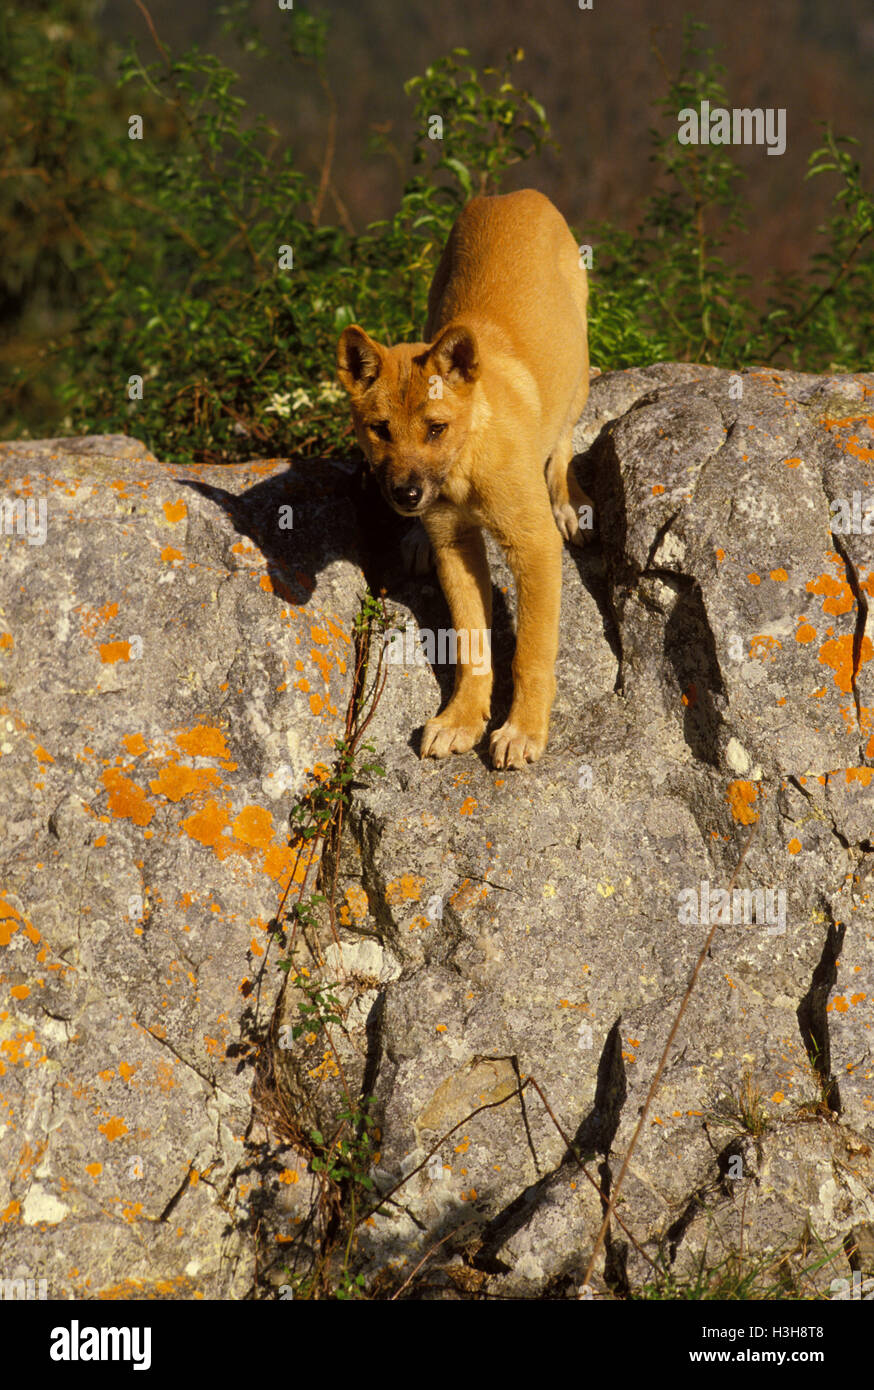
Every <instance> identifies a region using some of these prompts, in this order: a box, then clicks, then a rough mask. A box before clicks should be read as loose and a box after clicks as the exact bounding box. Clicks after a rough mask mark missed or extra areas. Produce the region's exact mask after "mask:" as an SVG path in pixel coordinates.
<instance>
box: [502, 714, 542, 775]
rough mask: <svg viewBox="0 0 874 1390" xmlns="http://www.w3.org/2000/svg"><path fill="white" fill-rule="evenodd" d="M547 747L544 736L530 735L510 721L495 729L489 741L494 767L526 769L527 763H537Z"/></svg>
mask: <svg viewBox="0 0 874 1390" xmlns="http://www.w3.org/2000/svg"><path fill="white" fill-rule="evenodd" d="M545 747H546V738H545V737H544V736H543V735H541V734H535V733H528V732H527V731H526V730H525V729H522V728H520V727H519V725H518V724H511V723H510V722H509V720H508V721H507V723H506V724H502V725H501V727H500V729H495V732H494V733H493V734H492V737H491V739H490V741H489V751H490V753H491V755H492V766H493V767H525V765H526V763H536V762H537V759H538V758H539V757H540V755H541V753H542V752H543V750H544V748H545Z"/></svg>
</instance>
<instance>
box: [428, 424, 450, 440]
mask: <svg viewBox="0 0 874 1390" xmlns="http://www.w3.org/2000/svg"><path fill="white" fill-rule="evenodd" d="M446 427H447V425H446V421H445V420H432V421H431V423H430V425H429V426H428V434H427V438H428V439H439V438H440V436H441V434H442V433H443V431H444V430H445V429H446Z"/></svg>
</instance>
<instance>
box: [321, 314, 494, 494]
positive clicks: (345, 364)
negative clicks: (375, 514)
mask: <svg viewBox="0 0 874 1390" xmlns="http://www.w3.org/2000/svg"><path fill="white" fill-rule="evenodd" d="M479 371H480V364H479V353H478V349H477V343H476V338H475V337H474V335H473V333H472V332H471V330H470V329H469V328H466V327H465V326H464V325H463V324H449V325H448V327H446V328H444V329H443V332H442V333H441V334H440V336H439V337H438V338H437V339H436V340H435V341H434V342H433V343H431V344H430V345H429V344H427V343H400V344H398V346H397V347H390V348H388V347H383V346H382V344H381V343H377V342H374V340H373V339H372V338H370V337H368V335H367V334H366V333H365V332H364V329H363V328H359V327H358V325H357V324H352V325H351V327H349V328H347V329H345V330H344V332H343V333H342V335H341V337H340V341H339V343H338V345H337V374H338V376H339V378H340V381H341V383H342V385H343V386H344V387H345V388H346V390H347V391H348V392H349V397H350V402H351V406H352V423H353V424H354V426H355V433H356V435H357V436H358V442H359V444H360V445H361V447H362V449H363V450H364V453H365V455H366V457H367V461H368V463H369V464H370V467H371V469H372V470H373V472H374V474H375V476H376V479H377V482H378V483H379V486H380V488H381V489H382V492H383V495H384V496H385V499H386V501H387V502H388V503H389V504H390V505H391V506H392V507H394V509H395V511H396V512H400V513H401V515H402V516H418V515H419V514H420V513H422V512H424V511H426V510H427V508H428V507H430V506H431V504H432V503H433V502H434V501H435V500H436V498H437V497H438V496H439V495H440V490H441V488H442V487H443V486H444V484H445V483H446V480H447V478H448V477H449V474H450V473H451V471H452V467H453V465H454V463H455V461H456V459H457V458H458V456H459V454H460V453H461V450H462V447H463V445H464V442H465V440H466V439H467V436H468V433H469V430H470V422H471V412H472V410H473V396H474V391H473V387H474V384H475V382H476V380H477V378H478V376H479Z"/></svg>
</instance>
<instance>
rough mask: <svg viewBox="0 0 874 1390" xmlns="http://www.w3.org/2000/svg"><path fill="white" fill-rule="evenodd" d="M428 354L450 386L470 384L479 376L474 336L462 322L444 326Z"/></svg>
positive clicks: (477, 351)
mask: <svg viewBox="0 0 874 1390" xmlns="http://www.w3.org/2000/svg"><path fill="white" fill-rule="evenodd" d="M428 356H429V357H430V358H431V360H432V361H433V363H434V365H435V367H436V368H437V370H438V372H439V373H440V375H441V376H442V377H443V378H444V379H445V380H446V381H447V382H448V383H449V385H450V386H460V385H461V384H462V382H463V383H464V384H465V385H467V386H472V385H473V383H474V382H475V381H476V379H477V377H478V376H479V348H478V347H477V343H476V338H475V336H474V334H473V333H472V332H471V330H470V329H469V328H465V326H464V325H463V324H451V323H450V324H449V326H448V327H447V328H444V330H443V332H442V333H441V334H440V337H439V338H438V339H437V341H436V343H435V344H434V346H433V347H432V348H431V350H430V352H429V354H428Z"/></svg>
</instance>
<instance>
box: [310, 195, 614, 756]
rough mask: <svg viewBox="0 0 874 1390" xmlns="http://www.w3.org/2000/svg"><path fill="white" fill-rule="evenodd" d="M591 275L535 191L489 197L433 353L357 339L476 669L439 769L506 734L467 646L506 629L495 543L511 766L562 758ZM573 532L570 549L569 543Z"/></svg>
mask: <svg viewBox="0 0 874 1390" xmlns="http://www.w3.org/2000/svg"><path fill="white" fill-rule="evenodd" d="M587 297H588V288H587V283H586V272H585V269H584V268H583V267H582V265H581V264H580V258H579V252H578V249H577V246H576V243H575V242H574V239H573V237H572V236H571V233H570V230H569V228H568V226H567V223H566V222H565V220H564V218H563V217H562V216H561V214H560V213H559V212H558V210H557V209H556V208H555V207H553V205H552V203H551V202H550V201H549V199H548V198H545V197H544V196H543V194H542V193H537V192H535V191H534V190H533V189H530V188H529V189H524V190H523V191H521V192H519V193H508V194H505V195H503V196H501V197H495V198H474V199H473V201H472V202H470V203H469V204H468V205H467V207H466V208H465V209H464V211H463V212H462V213H461V214H460V215H459V217H458V218H457V220H456V222H455V225H454V226H453V228H452V231H451V232H450V234H449V239H448V241H447V243H446V246H445V248H444V251H443V255H442V257H441V260H440V264H439V265H438V267H437V271H436V274H435V276H434V281H433V284H432V285H431V291H430V294H429V297H428V322H427V324H426V326H425V336H426V338H427V339H428V341H427V342H426V343H401V344H398V345H397V346H395V347H383V346H382V345H381V344H380V343H377V342H374V340H373V339H372V338H370V337H368V335H367V334H366V333H365V332H364V330H363V328H359V327H358V325H357V324H353V325H352V326H351V327H349V328H347V329H345V331H344V332H343V334H342V335H341V337H340V341H339V344H338V348H337V367H338V375H339V378H340V381H341V382H342V384H343V386H344V387H345V388H346V390H347V392H348V393H349V396H350V401H351V409H352V421H353V424H354V427H355V433H356V435H357V437H358V442H359V443H360V445H361V447H362V449H363V450H364V453H365V455H366V457H367V459H368V462H369V464H370V467H371V469H372V470H373V472H374V474H375V475H376V478H377V481H378V482H379V485H380V487H381V489H382V492H383V493H384V495H385V498H386V500H387V501H388V502H389V503H390V505H391V506H392V507H393V508H394V509H395V511H397V512H400V513H401V515H402V516H417V517H421V519H422V521H423V523H424V526H425V530H426V531H427V533H428V538H429V540H430V542H431V545H432V547H433V550H434V557H435V562H436V566H437V572H438V574H439V576H440V582H441V584H442V586H443V592H444V594H445V595H446V599H447V601H448V603H449V608H450V611H451V614H452V623H453V626H454V628H455V630H456V632H457V634H458V636H459V642H458V646H459V651H460V652H461V659H460V660H459V663H458V665H457V667H456V673H455V689H454V692H453V695H452V698H451V699H450V701H449V703H448V704H447V706H446V708H445V709H444V710H443V712H442V713H441V714H438V715H437V716H436V718H433V719H429V720H428V722H427V724H426V725H425V731H424V734H423V737H422V745H421V756H422V757H423V758H426V757H433V758H443V757H446V756H447V754H449V753H466V752H467V751H468V750H469V749H471V748H473V746H474V745H475V744H476V743H478V741H479V739H480V737H481V735H482V733H483V730H484V729H485V726H486V723H487V721H488V718H489V712H490V704H491V693H492V674H491V664H490V663H488V667H489V669H488V671H487V672H484V671H483V669H482V665H483V663H480V664H479V665H476V666H475V665H474V664H472V663H471V662H470V661H469V660H466V659H465V652H466V651H467V652H469V650H470V647H471V645H472V643H471V642H470V641H468V642H466V643H465V642H464V641H462V638H463V637H464V636H465V635H467V636H468V637H470V635H471V634H472V632H475V631H477V630H480V631H482V630H488V629H490V628H491V621H492V619H491V609H492V589H491V580H490V577H489V569H488V564H487V561H486V552H485V545H484V543H483V536H482V527H484V526H485V527H487V528H488V530H489V531H490V532H491V533H492V535H493V536H494V537H495V539H496V540H497V541H498V543H499V544H500V545H501V546H502V547H503V550H504V551H505V553H506V556H507V560H508V562H509V565H510V568H511V569H512V572H513V577H514V579H515V581H516V594H517V602H518V622H517V637H516V654H515V657H514V661H513V703H512V707H511V709H510V714H509V717H508V719H507V722H506V723H505V724H503V725H502V726H501V728H500V729H496V730H495V731H494V733H493V734H492V736H491V744H490V751H491V758H492V763H493V764H494V766H495V767H498V768H503V767H517V768H518V767H524V766H525V764H526V763H528V762H533V761H534V760H535V759H536V758H539V757H540V755H541V753H542V752H543V750H544V748H545V747H546V739H547V732H548V729H549V713H550V709H551V707H552V701H553V698H554V696H555V675H554V667H555V658H556V653H557V651H558V621H559V603H560V597H561V536H564V537H565V539H567V540H571V541H575V542H577V543H578V544H581V543H582V541H583V536H582V534H581V532H580V527H579V522H578V509H579V507H580V505H581V504H583V503H586V502H588V500H589V499H588V498H587V497H586V495H585V493H583V492H582V491H581V489H580V488H579V486H578V484H577V482H576V479H575V477H574V476H573V473H572V470H571V468H570V462H571V457H572V454H573V449H572V445H571V435H572V431H573V427H574V425H575V424H576V421H577V420H578V418H579V416H580V413H581V411H582V409H583V406H584V405H585V403H586V397H587V396H588V393H589V354H588V346H587V339H586V303H587ZM559 532H560V533H561V535H559Z"/></svg>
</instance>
